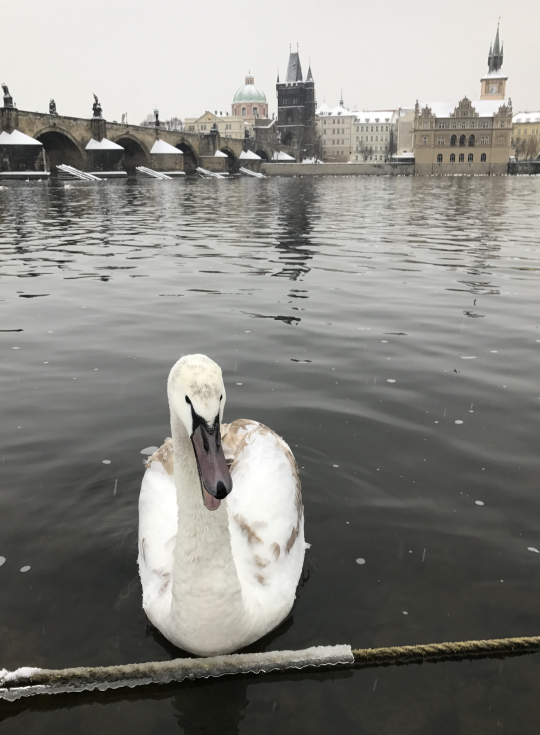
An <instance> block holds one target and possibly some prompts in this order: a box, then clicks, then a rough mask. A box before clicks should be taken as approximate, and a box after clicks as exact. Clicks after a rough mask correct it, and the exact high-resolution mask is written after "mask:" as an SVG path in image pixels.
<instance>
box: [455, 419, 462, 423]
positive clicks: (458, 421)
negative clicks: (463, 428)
mask: <svg viewBox="0 0 540 735" xmlns="http://www.w3.org/2000/svg"><path fill="white" fill-rule="evenodd" d="M454 423H455V424H462V423H463V421H462V420H461V419H457V420H456V421H454Z"/></svg>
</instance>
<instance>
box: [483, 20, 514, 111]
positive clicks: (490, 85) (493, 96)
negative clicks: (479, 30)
mask: <svg viewBox="0 0 540 735" xmlns="http://www.w3.org/2000/svg"><path fill="white" fill-rule="evenodd" d="M502 63H503V46H502V44H501V43H500V42H499V26H498V25H497V35H496V36H495V43H494V44H493V45H492V46H490V47H489V55H488V73H487V74H486V75H485V76H484V77H482V79H481V80H480V82H481V84H482V88H481V92H480V99H481V100H504V99H505V97H506V81H507V79H508V77H505V76H504V74H503V72H502V71H501V66H502Z"/></svg>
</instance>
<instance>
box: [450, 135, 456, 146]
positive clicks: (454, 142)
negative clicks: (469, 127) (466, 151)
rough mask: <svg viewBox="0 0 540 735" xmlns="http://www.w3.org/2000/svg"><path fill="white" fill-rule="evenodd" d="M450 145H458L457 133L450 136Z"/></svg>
mask: <svg viewBox="0 0 540 735" xmlns="http://www.w3.org/2000/svg"><path fill="white" fill-rule="evenodd" d="M450 145H457V135H453V136H452V137H451V138H450Z"/></svg>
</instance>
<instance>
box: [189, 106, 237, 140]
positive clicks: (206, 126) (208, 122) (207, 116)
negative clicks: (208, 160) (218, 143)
mask: <svg viewBox="0 0 540 735" xmlns="http://www.w3.org/2000/svg"><path fill="white" fill-rule="evenodd" d="M184 124H185V131H186V133H202V134H205V133H209V132H210V130H211V128H212V127H213V126H214V125H215V126H216V127H217V129H218V132H219V134H220V135H224V136H226V137H228V138H243V137H244V131H245V128H246V125H245V123H244V119H243V118H242V117H231V116H229V115H226V116H225V117H223V116H222V115H217V114H216V113H214V112H209V111H208V110H207V111H206V112H205V113H204V115H201V116H200V117H186V119H185V121H184Z"/></svg>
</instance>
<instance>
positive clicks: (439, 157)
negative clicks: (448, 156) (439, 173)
mask: <svg viewBox="0 0 540 735" xmlns="http://www.w3.org/2000/svg"><path fill="white" fill-rule="evenodd" d="M437 163H442V153H439V154H438V155H437Z"/></svg>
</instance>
